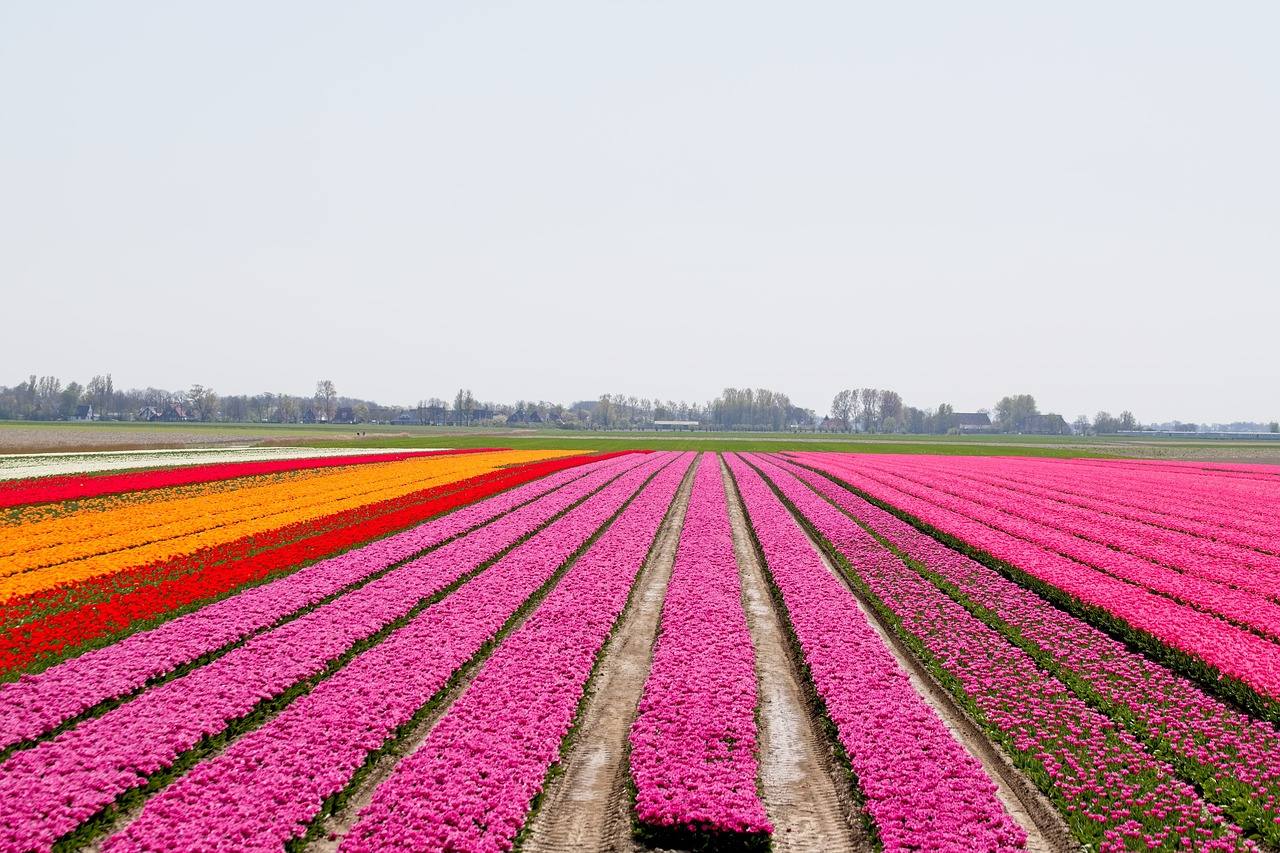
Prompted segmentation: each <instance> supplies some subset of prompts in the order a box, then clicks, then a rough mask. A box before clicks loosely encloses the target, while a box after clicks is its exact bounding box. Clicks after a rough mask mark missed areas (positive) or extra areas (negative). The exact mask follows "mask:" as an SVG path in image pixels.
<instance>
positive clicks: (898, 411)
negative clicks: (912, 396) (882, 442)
mask: <svg viewBox="0 0 1280 853" xmlns="http://www.w3.org/2000/svg"><path fill="white" fill-rule="evenodd" d="M877 414H878V416H879V417H878V418H877V420H878V424H877V425H878V427H879V430H880V432H897V431H898V430H900V429H901V428H902V395H900V394H899V393H898V392H897V391H881V392H880V409H879V411H878V412H877Z"/></svg>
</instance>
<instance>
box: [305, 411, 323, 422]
mask: <svg viewBox="0 0 1280 853" xmlns="http://www.w3.org/2000/svg"><path fill="white" fill-rule="evenodd" d="M327 420H328V419H327V418H325V416H324V412H317V411H316V410H315V409H307V410H306V411H304V412H303V413H302V422H303V423H304V424H322V423H325V422H326V421H327Z"/></svg>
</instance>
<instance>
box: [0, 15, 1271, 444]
mask: <svg viewBox="0 0 1280 853" xmlns="http://www.w3.org/2000/svg"><path fill="white" fill-rule="evenodd" d="M1277 33H1280V4H1277V3H1274V2H1270V0H1268V2H1258V3H1234V2H1224V3H1204V2H1198V3H1189V2H1188V3H1174V2H1143V3H1138V2H1119V3H1118V2H1093V3H1059V4H1047V3H1026V2H1008V3H995V2H979V3H954V2H939V3H911V2H901V3H899V2H877V3H848V2H832V3H767V4H766V3H760V4H752V3H743V2H723V3H711V2H678V3H677V2H669V3H668V2H652V0H646V2H634V3H612V2H600V0H596V2H584V3H578V4H568V3H554V2H526V3H519V4H514V3H513V4H495V3H479V2H465V3H419V2H415V3H318V2H310V0H309V2H297V3H285V2H268V3H263V2H245V3H235V2H217V3H212V2H210V3H199V4H197V3H182V2H179V3H174V2H163V3H160V2H157V3H127V2H111V3H104V2H94V3H70V2H41V0H30V2H16V0H15V2H6V3H3V4H0V293H2V296H3V298H2V301H0V384H6V385H11V384H14V383H16V382H18V381H19V380H20V379H22V378H24V377H25V376H26V374H28V373H31V372H36V373H53V374H57V375H59V376H61V377H62V378H63V379H64V381H65V380H69V379H78V380H79V381H81V382H84V381H86V380H87V379H88V378H89V377H90V376H91V375H92V374H94V373H97V372H107V371H110V372H112V373H113V374H114V376H115V380H116V382H117V384H121V385H124V386H141V385H147V384H153V385H157V386H161V387H169V388H181V387H186V386H187V385H189V384H191V383H192V382H197V381H198V382H202V383H204V384H206V385H211V386H213V387H214V388H215V389H217V390H218V391H220V392H226V393H233V392H237V393H238V392H257V391H263V390H272V391H291V392H295V393H310V391H311V390H312V389H313V388H314V384H315V380H316V379H318V378H320V377H330V378H332V379H333V380H334V381H335V382H336V383H337V386H338V389H339V391H340V392H342V393H348V394H353V395H358V396H364V397H369V398H374V399H378V400H381V401H386V402H402V403H407V402H412V401H415V400H417V399H419V398H421V397H427V396H432V395H439V396H444V397H450V396H452V393H453V391H454V390H455V389H457V388H458V387H459V386H460V385H465V386H468V387H470V388H472V389H473V390H474V392H475V393H476V395H477V396H478V397H480V398H482V399H493V400H514V399H516V398H518V397H523V398H534V399H538V398H545V399H551V400H561V401H569V400H571V399H578V398H584V397H594V396H596V395H598V394H599V393H601V392H605V391H612V392H624V393H634V394H636V395H638V396H660V397H663V398H687V399H696V400H705V399H708V398H710V397H712V396H714V395H715V394H716V393H717V391H718V390H719V389H720V388H721V387H722V386H724V385H748V384H749V385H753V386H754V385H763V386H767V387H774V388H778V389H780V390H784V391H787V392H788V393H790V394H791V396H792V398H793V399H795V400H796V401H797V402H799V403H801V404H803V405H806V406H811V407H813V408H815V409H817V410H818V411H819V412H825V411H826V409H827V406H828V404H829V402H830V400H831V396H832V394H833V393H834V392H835V391H836V390H838V389H839V388H841V387H846V386H863V385H874V386H882V387H887V388H894V389H896V390H898V391H899V392H900V393H901V394H902V395H903V397H904V398H905V399H906V401H907V402H908V403H911V404H915V405H919V406H922V407H923V406H932V405H935V404H937V403H938V402H940V401H944V400H945V401H949V402H951V403H953V404H954V405H955V406H956V408H957V409H962V410H967V409H974V408H978V407H980V406H990V405H992V404H993V403H994V401H995V400H996V399H997V398H998V397H999V396H1001V395H1003V394H1006V393H1012V392H1022V391H1027V392H1031V393H1034V394H1035V395H1036V397H1037V399H1038V400H1039V402H1040V404H1041V408H1042V409H1047V410H1052V411H1059V412H1062V413H1063V414H1065V415H1066V416H1067V417H1068V419H1071V418H1072V417H1074V416H1075V415H1076V414H1079V413H1081V412H1088V413H1089V414H1092V413H1093V412H1094V411H1096V410H1098V409H1110V410H1112V411H1118V410H1120V409H1122V408H1126V407H1127V408H1132V409H1133V410H1134V412H1135V413H1136V414H1137V415H1138V416H1139V418H1140V419H1143V420H1163V419H1167V418H1174V417H1177V418H1181V419H1184V420H1228V419H1235V418H1242V419H1267V420H1270V419H1272V418H1276V417H1280V347H1278V346H1277V340H1278V330H1280V49H1277Z"/></svg>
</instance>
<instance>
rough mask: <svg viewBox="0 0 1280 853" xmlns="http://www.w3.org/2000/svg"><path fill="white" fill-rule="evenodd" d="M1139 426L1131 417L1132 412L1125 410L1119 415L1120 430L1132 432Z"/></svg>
mask: <svg viewBox="0 0 1280 853" xmlns="http://www.w3.org/2000/svg"><path fill="white" fill-rule="evenodd" d="M1139 426H1140V424H1139V423H1138V419H1137V418H1135V417H1134V416H1133V412H1131V411H1129V410H1128V409H1125V410H1124V411H1123V412H1121V413H1120V429H1123V430H1133V429H1138V428H1139Z"/></svg>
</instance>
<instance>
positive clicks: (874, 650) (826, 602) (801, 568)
mask: <svg viewBox="0 0 1280 853" xmlns="http://www.w3.org/2000/svg"><path fill="white" fill-rule="evenodd" d="M729 467H730V469H731V470H732V471H733V474H734V477H735V479H736V480H737V483H738V489H739V491H740V492H741V494H742V499H743V502H744V504H745V505H746V510H747V515H748V516H749V519H750V522H751V526H752V528H753V529H754V530H755V534H756V539H757V541H759V543H760V547H761V549H762V550H763V552H764V556H765V560H766V563H767V566H768V571H769V573H770V575H771V577H772V578H773V582H774V584H775V586H776V587H777V589H778V591H779V592H780V593H781V596H782V600H783V603H784V604H785V607H786V610H787V613H788V616H789V618H790V623H791V626H792V629H793V630H794V633H795V637H796V640H797V641H798V643H799V646H800V651H801V653H802V655H803V657H804V662H805V665H806V666H807V667H808V670H809V673H810V676H811V677H812V679H813V685H814V687H815V688H816V690H817V693H818V695H819V696H820V697H821V699H822V701H823V704H824V705H825V707H826V711H827V714H828V715H829V716H830V718H831V721H832V722H833V723H834V724H835V728H836V733H837V736H838V738H839V741H840V744H841V746H843V747H844V751H845V753H846V754H847V755H848V757H849V762H850V765H851V767H852V770H853V772H854V775H855V776H856V777H857V780H858V785H859V787H860V788H861V790H862V793H863V796H864V799H865V801H866V809H867V812H868V814H869V815H870V816H871V818H872V820H873V821H874V822H875V825H876V828H877V831H878V833H879V836H880V840H881V841H882V842H883V844H884V849H885V850H886V851H908V850H936V851H953V852H954V853H968V851H972V850H987V851H1007V850H1021V849H1023V847H1024V845H1025V842H1026V834H1025V833H1024V832H1023V831H1022V829H1021V828H1020V827H1019V826H1018V825H1017V824H1016V823H1014V821H1013V820H1012V819H1011V818H1010V817H1009V815H1008V814H1007V813H1006V811H1005V809H1004V807H1003V806H1002V805H1001V804H1000V800H999V799H998V798H997V796H996V786H995V784H994V783H993V782H992V780H991V779H990V777H988V776H987V775H986V772H985V771H984V770H983V768H982V765H981V764H980V763H978V761H977V760H976V759H975V758H973V756H971V755H970V754H969V753H968V752H967V751H966V750H965V748H964V747H963V746H961V745H960V744H959V743H958V742H957V741H956V740H955V738H954V737H952V735H951V733H950V731H948V729H947V727H946V725H945V724H944V723H943V722H942V720H941V719H940V718H939V717H938V715H937V714H936V713H934V711H933V710H932V709H931V708H930V707H929V706H928V705H927V704H926V703H925V701H924V700H923V699H922V698H921V697H920V694H919V693H917V692H916V690H915V688H914V687H912V685H911V682H910V680H909V679H908V677H907V673H906V672H905V671H903V669H902V668H901V667H900V666H899V665H898V663H897V661H896V660H895V659H894V657H893V655H892V654H891V653H890V652H889V650H888V649H887V648H886V647H885V645H884V642H883V641H882V640H881V638H880V635H879V634H878V633H877V632H876V630H875V629H874V628H873V627H872V626H871V624H870V623H869V622H868V621H867V617H866V616H865V615H864V614H863V613H862V612H861V610H859V608H858V605H857V602H856V599H855V598H854V597H853V595H852V593H850V592H849V590H848V589H847V588H846V587H845V586H844V584H843V583H841V582H840V581H839V580H838V579H837V578H836V577H835V576H834V575H833V574H832V573H831V571H830V570H828V569H827V567H826V566H825V565H824V563H823V561H822V558H821V557H820V556H819V555H818V553H817V551H815V550H814V547H813V545H812V544H811V543H810V541H809V539H808V536H807V535H806V534H805V533H804V531H803V530H802V529H801V528H800V527H799V525H798V524H797V523H796V521H795V519H794V518H793V517H792V516H791V513H790V512H789V511H788V510H787V509H786V507H784V506H783V505H782V502H781V501H780V500H778V498H777V497H776V496H775V495H774V493H773V491H772V490H771V489H770V488H769V486H768V485H766V484H765V482H764V481H763V479H761V477H760V475H759V474H758V473H757V472H756V471H755V470H753V469H752V468H750V467H748V466H747V465H746V464H744V463H743V462H742V461H741V460H740V459H738V458H736V457H733V458H730V459H729Z"/></svg>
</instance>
